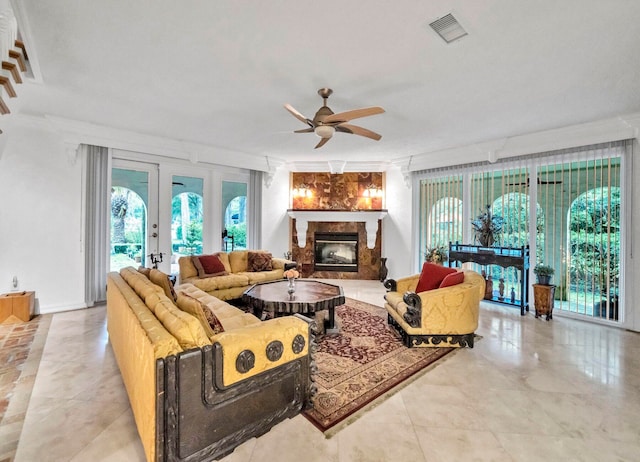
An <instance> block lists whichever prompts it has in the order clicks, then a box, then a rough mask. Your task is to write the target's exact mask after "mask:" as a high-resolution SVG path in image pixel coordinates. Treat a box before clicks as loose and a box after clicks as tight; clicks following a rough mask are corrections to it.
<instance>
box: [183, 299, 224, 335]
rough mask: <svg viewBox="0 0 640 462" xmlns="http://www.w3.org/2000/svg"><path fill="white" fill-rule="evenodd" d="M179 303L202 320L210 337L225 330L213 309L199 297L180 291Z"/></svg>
mask: <svg viewBox="0 0 640 462" xmlns="http://www.w3.org/2000/svg"><path fill="white" fill-rule="evenodd" d="M177 303H178V308H180V309H181V310H182V311H186V312H187V313H189V314H190V315H192V316H195V317H196V318H197V319H198V320H199V321H200V324H202V327H203V328H204V330H205V332H206V333H207V336H208V337H209V338H211V337H212V336H213V335H216V334H219V333H220V332H224V327H222V324H221V323H220V320H219V319H218V317H217V316H216V315H215V313H214V312H213V310H211V308H209V307H208V306H207V305H206V304H204V303H202V302H201V301H200V300H198V299H197V298H194V297H192V296H191V295H189V294H187V293H186V292H184V291H179V292H178V301H177Z"/></svg>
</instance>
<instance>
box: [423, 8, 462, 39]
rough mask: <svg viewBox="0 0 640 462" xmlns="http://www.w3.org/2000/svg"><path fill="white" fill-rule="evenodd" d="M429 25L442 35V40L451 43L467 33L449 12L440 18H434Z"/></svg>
mask: <svg viewBox="0 0 640 462" xmlns="http://www.w3.org/2000/svg"><path fill="white" fill-rule="evenodd" d="M429 25H430V26H431V28H432V29H433V30H434V31H436V32H437V33H438V35H439V36H440V37H442V40H444V41H445V42H447V43H451V42H453V41H454V40H458V39H459V38H462V37H464V36H465V35H467V31H466V30H464V29H463V28H462V26H461V25H460V23H459V22H458V20H457V19H456V18H454V17H453V15H452V14H451V13H449V14H448V15H446V16H443V17H441V18H440V19H436V20H435V21H433V22H432V23H431V24H429Z"/></svg>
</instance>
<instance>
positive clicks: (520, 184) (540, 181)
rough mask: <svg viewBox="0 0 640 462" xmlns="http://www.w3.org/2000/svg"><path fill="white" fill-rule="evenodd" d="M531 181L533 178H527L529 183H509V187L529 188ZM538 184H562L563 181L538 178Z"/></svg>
mask: <svg viewBox="0 0 640 462" xmlns="http://www.w3.org/2000/svg"><path fill="white" fill-rule="evenodd" d="M530 181H531V177H527V181H522V182H519V183H507V186H527V187H528V186H529V185H530ZM536 182H537V183H538V185H543V184H562V181H560V180H553V181H548V180H541V179H540V177H537V178H536Z"/></svg>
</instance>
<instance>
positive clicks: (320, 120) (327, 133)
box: [284, 88, 384, 149]
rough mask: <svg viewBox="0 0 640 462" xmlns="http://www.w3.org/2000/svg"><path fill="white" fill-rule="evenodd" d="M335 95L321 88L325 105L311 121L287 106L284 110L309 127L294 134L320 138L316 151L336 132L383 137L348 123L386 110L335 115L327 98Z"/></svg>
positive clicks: (377, 109)
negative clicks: (308, 134) (309, 134)
mask: <svg viewBox="0 0 640 462" xmlns="http://www.w3.org/2000/svg"><path fill="white" fill-rule="evenodd" d="M331 93H333V90H332V89H331V88H321V89H320V90H318V94H319V95H320V96H321V97H322V99H323V100H324V103H323V105H322V107H321V108H320V109H318V111H317V112H316V114H315V115H314V116H313V119H309V118H307V117H305V116H303V115H302V114H301V113H300V112H299V111H298V110H296V109H295V108H294V107H293V106H291V105H290V104H288V103H287V104H285V105H284V108H285V109H286V110H287V111H289V113H290V114H291V115H292V116H294V117H295V118H296V119H298V120H299V121H300V122H302V123H304V124H306V125H308V126H309V128H305V129H302V130H295V131H294V133H311V132H313V133H315V134H316V135H317V136H319V137H320V138H321V139H320V142H319V143H318V144H317V145H316V147H315V149H318V148H320V147H322V146H324V145H325V143H326V142H327V141H329V140H330V139H331V138H332V137H333V134H334V133H335V132H341V133H348V134H350V135H359V136H364V137H365V138H370V139H372V140H375V141H378V140H380V138H382V136H380V135H379V134H378V133H375V132H372V131H371V130H368V129H366V128H363V127H358V126H357V125H352V124H349V123H347V122H349V121H350V120H353V119H358V118H360V117H368V116H372V115H376V114H382V113H383V112H384V109H382V108H381V107H377V106H374V107H368V108H362V109H354V110H351V111H345V112H339V113H337V114H335V113H334V112H333V111H332V110H331V108H330V107H329V106H327V98H329V95H331Z"/></svg>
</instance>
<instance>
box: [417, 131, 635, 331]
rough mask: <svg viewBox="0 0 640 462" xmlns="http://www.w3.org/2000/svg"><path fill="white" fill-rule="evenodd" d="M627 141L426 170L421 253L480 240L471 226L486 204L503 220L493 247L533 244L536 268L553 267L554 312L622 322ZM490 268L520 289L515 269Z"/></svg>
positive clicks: (421, 225) (422, 209) (423, 181)
mask: <svg viewBox="0 0 640 462" xmlns="http://www.w3.org/2000/svg"><path fill="white" fill-rule="evenodd" d="M627 146H628V144H627V143H626V142H620V143H611V144H607V145H602V146H593V147H588V148H578V149H574V150H568V151H563V152H556V153H545V154H542V155H539V156H531V157H528V158H520V159H517V160H513V161H508V162H504V163H503V164H502V165H501V164H499V163H497V164H487V165H486V166H470V167H466V168H460V172H459V174H452V173H451V170H450V169H449V170H447V171H444V172H442V174H441V175H438V172H425V179H423V180H422V181H421V183H420V210H421V214H420V241H419V243H420V248H421V251H423V249H424V248H425V247H427V248H428V247H431V246H434V245H440V244H445V243H447V242H448V241H456V240H459V241H461V243H464V244H477V242H475V238H474V235H473V234H472V232H471V227H470V226H469V225H467V224H469V223H470V220H472V219H473V218H475V217H476V216H477V215H478V214H479V213H481V212H483V211H484V210H486V209H487V207H488V208H489V210H490V211H491V213H492V214H493V215H495V216H499V217H501V218H502V223H503V226H502V232H501V234H500V235H499V236H498V237H497V239H496V241H495V243H494V244H493V245H496V246H503V247H521V246H529V247H530V250H531V255H532V261H531V266H532V267H533V266H534V265H535V264H536V263H545V264H547V265H550V266H552V267H553V268H554V269H555V274H554V276H553V280H552V283H553V284H554V285H556V291H555V295H556V303H555V307H556V310H560V311H564V312H566V313H571V314H575V315H581V316H586V317H590V318H599V319H606V320H607V321H610V322H615V321H619V320H620V316H621V311H620V309H621V290H620V288H621V281H620V274H621V265H622V264H623V259H622V258H621V255H622V253H623V252H622V248H623V242H622V239H621V229H622V225H621V219H622V216H621V211H622V210H623V208H622V202H623V194H622V188H621V176H622V175H621V172H622V169H621V165H622V162H623V158H624V153H625V152H626V149H627ZM453 198H455V199H456V201H457V202H454V201H453ZM454 203H455V205H452V204H454ZM465 203H466V206H467V207H465V208H464V209H463V208H462V204H465ZM462 209H463V210H464V213H463V214H462V215H461V213H460V210H462ZM534 213H535V215H533V216H532V214H534ZM460 221H461V222H462V224H461V225H455V226H454V225H453V224H454V223H459V222H460ZM457 230H460V232H457ZM531 247H535V248H531ZM486 271H487V273H488V274H491V275H492V277H493V279H494V280H498V279H503V280H504V282H505V284H506V285H507V287H510V286H513V287H515V288H516V290H517V289H518V287H519V284H518V278H519V277H520V276H519V275H518V274H517V273H516V271H515V270H514V269H513V268H507V269H502V268H499V267H492V268H487V269H486ZM518 296H519V294H518ZM532 303H533V300H531V297H530V304H532Z"/></svg>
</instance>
